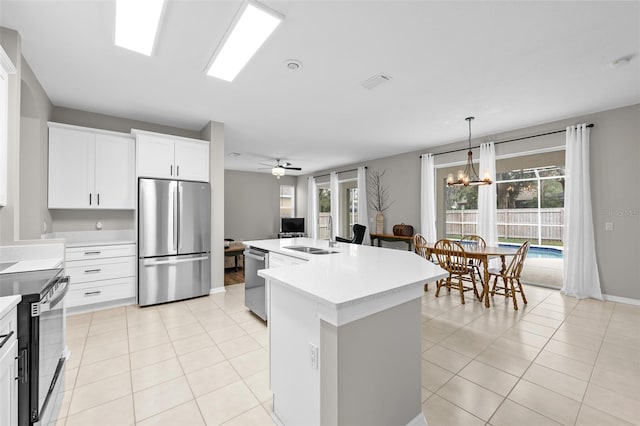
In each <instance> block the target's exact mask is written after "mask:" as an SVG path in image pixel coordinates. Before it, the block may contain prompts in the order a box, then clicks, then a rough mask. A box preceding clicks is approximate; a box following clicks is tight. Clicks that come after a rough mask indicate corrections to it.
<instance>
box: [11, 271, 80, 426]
mask: <svg viewBox="0 0 640 426" xmlns="http://www.w3.org/2000/svg"><path fill="white" fill-rule="evenodd" d="M68 289H69V277H66V276H63V270H62V269H47V270H41V271H30V272H15V273H10V274H0V296H12V295H21V296H22V300H21V302H20V303H19V304H18V358H17V361H18V377H17V378H16V380H18V424H19V425H20V426H23V425H33V424H48V422H49V420H51V419H53V420H55V417H52V416H53V415H54V413H55V412H56V411H57V410H58V409H59V403H60V401H61V395H62V391H63V389H64V386H63V383H62V381H63V378H64V364H65V354H64V351H65V341H64V329H65V326H64V324H65V310H64V296H65V294H66V293H67V291H68ZM56 405H58V408H56ZM55 415H56V416H57V413H55Z"/></svg>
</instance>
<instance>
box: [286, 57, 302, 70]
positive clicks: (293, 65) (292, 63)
mask: <svg viewBox="0 0 640 426" xmlns="http://www.w3.org/2000/svg"><path fill="white" fill-rule="evenodd" d="M284 66H285V67H287V69H289V70H291V71H298V70H299V69H300V68H302V62H300V61H299V60H297V59H287V60H286V61H284Z"/></svg>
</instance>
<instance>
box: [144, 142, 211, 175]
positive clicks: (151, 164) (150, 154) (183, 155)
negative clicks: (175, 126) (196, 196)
mask: <svg viewBox="0 0 640 426" xmlns="http://www.w3.org/2000/svg"><path fill="white" fill-rule="evenodd" d="M132 133H133V134H135V136H136V147H137V155H136V158H137V162H138V176H139V177H150V178H160V179H180V180H195V181H202V182H209V142H207V141H202V140H198V139H188V138H182V137H177V136H169V135H162V134H159V133H151V132H145V131H142V130H132Z"/></svg>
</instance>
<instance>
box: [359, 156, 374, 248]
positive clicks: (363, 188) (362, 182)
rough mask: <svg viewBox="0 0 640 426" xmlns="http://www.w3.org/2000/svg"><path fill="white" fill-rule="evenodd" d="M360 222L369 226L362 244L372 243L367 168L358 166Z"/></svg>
mask: <svg viewBox="0 0 640 426" xmlns="http://www.w3.org/2000/svg"><path fill="white" fill-rule="evenodd" d="M358 223H359V224H360V225H364V226H366V227H367V230H366V231H365V233H364V240H363V241H362V244H365V245H369V244H371V238H370V237H369V204H368V202H367V168H366V167H358Z"/></svg>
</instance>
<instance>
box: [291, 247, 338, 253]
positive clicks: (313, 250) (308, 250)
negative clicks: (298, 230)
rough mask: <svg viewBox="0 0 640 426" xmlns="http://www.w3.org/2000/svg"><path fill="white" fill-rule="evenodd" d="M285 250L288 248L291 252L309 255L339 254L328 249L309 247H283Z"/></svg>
mask: <svg viewBox="0 0 640 426" xmlns="http://www.w3.org/2000/svg"><path fill="white" fill-rule="evenodd" d="M283 248H287V249H289V250H295V251H301V252H303V253H309V254H331V253H338V252H337V251H333V250H326V249H321V248H317V247H307V246H289V247H283Z"/></svg>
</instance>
